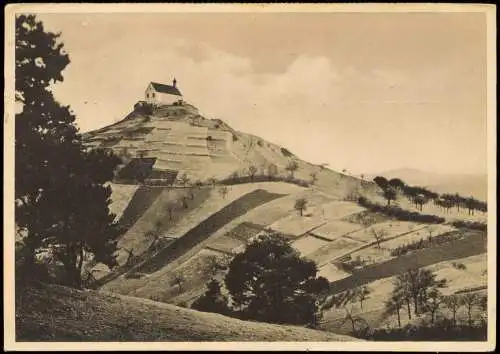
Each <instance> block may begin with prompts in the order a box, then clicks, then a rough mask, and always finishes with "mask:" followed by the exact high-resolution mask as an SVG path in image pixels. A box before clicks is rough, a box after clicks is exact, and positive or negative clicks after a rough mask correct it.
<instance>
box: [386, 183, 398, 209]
mask: <svg viewBox="0 0 500 354" xmlns="http://www.w3.org/2000/svg"><path fill="white" fill-rule="evenodd" d="M396 196H397V193H396V190H395V189H394V188H392V187H387V188H385V189H384V198H385V199H386V200H387V206H391V200H396Z"/></svg>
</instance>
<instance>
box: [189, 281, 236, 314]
mask: <svg viewBox="0 0 500 354" xmlns="http://www.w3.org/2000/svg"><path fill="white" fill-rule="evenodd" d="M227 304H228V299H227V297H226V296H225V295H223V294H222V292H221V286H220V284H219V282H218V281H217V280H215V279H212V280H211V281H210V282H209V283H208V284H207V291H206V292H205V294H203V295H202V296H201V297H199V298H198V299H196V300H195V301H194V302H193V304H192V305H191V308H193V309H195V310H198V311H203V312H214V313H220V314H222V315H230V314H231V310H230V308H229V307H228V305H227Z"/></svg>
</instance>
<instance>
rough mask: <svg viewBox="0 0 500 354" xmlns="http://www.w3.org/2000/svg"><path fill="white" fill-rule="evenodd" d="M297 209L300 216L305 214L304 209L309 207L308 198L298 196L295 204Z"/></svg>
mask: <svg viewBox="0 0 500 354" xmlns="http://www.w3.org/2000/svg"><path fill="white" fill-rule="evenodd" d="M293 207H294V209H295V210H297V211H298V212H299V214H300V216H303V213H304V211H305V210H306V209H307V199H306V198H298V199H297V200H296V201H295V205H294V206H293Z"/></svg>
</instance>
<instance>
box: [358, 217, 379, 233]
mask: <svg viewBox="0 0 500 354" xmlns="http://www.w3.org/2000/svg"><path fill="white" fill-rule="evenodd" d="M375 221H376V220H375V218H374V217H373V216H370V215H366V216H365V217H363V218H362V219H361V225H363V226H364V227H365V232H366V230H367V229H368V228H369V227H370V226H372V225H373V224H375Z"/></svg>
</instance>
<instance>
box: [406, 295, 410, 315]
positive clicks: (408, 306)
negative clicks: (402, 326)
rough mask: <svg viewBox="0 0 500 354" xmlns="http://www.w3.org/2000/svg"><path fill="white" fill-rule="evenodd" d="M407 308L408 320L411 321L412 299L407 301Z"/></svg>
mask: <svg viewBox="0 0 500 354" xmlns="http://www.w3.org/2000/svg"><path fill="white" fill-rule="evenodd" d="M406 308H407V310H408V319H410V320H411V306H410V299H409V298H408V299H406Z"/></svg>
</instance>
